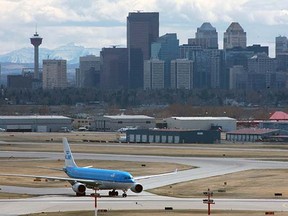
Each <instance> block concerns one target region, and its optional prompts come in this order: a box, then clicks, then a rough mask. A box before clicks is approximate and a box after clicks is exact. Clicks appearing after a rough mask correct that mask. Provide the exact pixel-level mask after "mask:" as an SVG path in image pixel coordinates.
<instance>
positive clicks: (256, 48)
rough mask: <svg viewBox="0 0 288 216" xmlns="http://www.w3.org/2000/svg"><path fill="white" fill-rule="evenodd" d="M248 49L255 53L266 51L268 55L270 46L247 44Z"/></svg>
mask: <svg viewBox="0 0 288 216" xmlns="http://www.w3.org/2000/svg"><path fill="white" fill-rule="evenodd" d="M246 50H247V51H252V52H253V53H254V54H258V53H266V55H267V56H269V47H268V46H261V45H260V44H253V45H252V46H247V47H246Z"/></svg>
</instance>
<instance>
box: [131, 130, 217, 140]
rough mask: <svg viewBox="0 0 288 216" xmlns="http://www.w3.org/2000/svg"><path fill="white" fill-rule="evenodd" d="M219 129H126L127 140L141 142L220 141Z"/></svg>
mask: <svg viewBox="0 0 288 216" xmlns="http://www.w3.org/2000/svg"><path fill="white" fill-rule="evenodd" d="M220 134H221V132H220V131H219V130H209V131H208V130H179V129H178V130H175V129H174V130H169V129H137V130H127V131H126V141H127V142H139V143H220V138H221V135H220Z"/></svg>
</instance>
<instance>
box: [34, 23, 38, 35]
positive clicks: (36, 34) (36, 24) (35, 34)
mask: <svg viewBox="0 0 288 216" xmlns="http://www.w3.org/2000/svg"><path fill="white" fill-rule="evenodd" d="M34 36H39V35H38V33H37V23H36V24H35V34H34Z"/></svg>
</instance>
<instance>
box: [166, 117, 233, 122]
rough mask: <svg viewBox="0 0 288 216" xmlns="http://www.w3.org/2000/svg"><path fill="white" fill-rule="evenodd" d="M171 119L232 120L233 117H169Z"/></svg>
mask: <svg viewBox="0 0 288 216" xmlns="http://www.w3.org/2000/svg"><path fill="white" fill-rule="evenodd" d="M171 118H172V119H175V120H181V121H192V120H194V121H196V120H234V121H236V119H234V118H230V117H210V116H204V117H171Z"/></svg>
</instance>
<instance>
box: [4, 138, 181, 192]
mask: <svg viewBox="0 0 288 216" xmlns="http://www.w3.org/2000/svg"><path fill="white" fill-rule="evenodd" d="M63 147H64V158H65V167H64V168H63V169H59V170H62V171H64V172H65V173H66V174H67V176H68V177H53V176H38V175H24V174H0V176H15V177H32V178H36V179H47V180H59V181H68V182H69V183H70V184H71V186H72V190H73V191H74V192H75V193H76V196H85V195H86V189H87V188H89V189H94V190H110V191H109V193H108V195H109V196H118V191H117V190H122V191H123V194H122V197H127V191H128V190H129V189H130V190H131V191H133V192H134V193H141V192H142V191H143V186H142V184H140V183H138V182H137V181H138V180H141V179H147V178H152V177H157V176H164V175H170V174H175V173H177V170H175V171H174V172H170V173H163V174H157V175H149V176H139V177H133V176H132V175H131V174H130V173H129V172H125V171H120V170H111V169H99V168H92V167H91V166H87V167H78V166H77V164H76V163H75V161H74V157H73V155H72V152H71V149H70V145H69V143H68V140H67V138H65V137H64V138H63Z"/></svg>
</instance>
